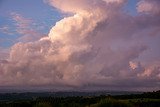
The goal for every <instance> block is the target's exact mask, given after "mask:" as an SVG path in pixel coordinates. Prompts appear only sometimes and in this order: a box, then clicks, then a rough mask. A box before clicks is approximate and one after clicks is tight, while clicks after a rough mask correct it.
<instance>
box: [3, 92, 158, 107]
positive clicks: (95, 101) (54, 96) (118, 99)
mask: <svg viewBox="0 0 160 107" xmlns="http://www.w3.org/2000/svg"><path fill="white" fill-rule="evenodd" d="M0 107H160V91H155V92H145V93H142V92H111V91H110V92H101V91H99V92H98V91H97V92H37V93H35V92H28V93H1V94H0Z"/></svg>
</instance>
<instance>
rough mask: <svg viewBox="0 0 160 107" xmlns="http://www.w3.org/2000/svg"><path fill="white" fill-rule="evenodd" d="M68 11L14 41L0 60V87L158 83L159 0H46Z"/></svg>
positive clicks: (150, 85)
mask: <svg viewBox="0 0 160 107" xmlns="http://www.w3.org/2000/svg"><path fill="white" fill-rule="evenodd" d="M47 3H48V4H49V5H51V6H53V7H56V8H57V9H59V11H61V12H62V13H67V14H69V16H67V17H65V18H64V19H62V20H60V21H59V22H57V23H56V24H55V26H53V27H52V28H51V30H50V32H49V34H48V36H46V37H42V38H41V39H40V40H38V41H35V42H28V43H16V44H15V45H14V46H13V47H12V48H11V51H10V56H9V58H7V59H6V60H3V61H1V62H0V86H49V87H73V88H81V89H83V88H88V89H90V87H100V88H101V87H102V89H117V90H121V89H125V90H135V89H136V90H143V89H145V90H155V89H159V88H160V50H159V46H160V30H159V29H160V8H159V4H160V2H159V0H140V1H139V3H138V4H137V14H138V15H136V16H132V15H130V14H128V13H126V12H125V11H124V10H123V8H124V6H125V4H126V3H127V0H48V1H47Z"/></svg>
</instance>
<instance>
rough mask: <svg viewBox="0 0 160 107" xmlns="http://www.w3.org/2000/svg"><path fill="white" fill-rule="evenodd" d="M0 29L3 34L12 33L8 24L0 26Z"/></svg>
mask: <svg viewBox="0 0 160 107" xmlns="http://www.w3.org/2000/svg"><path fill="white" fill-rule="evenodd" d="M0 31H1V32H2V33H4V34H8V35H12V32H10V28H9V27H8V26H2V27H0Z"/></svg>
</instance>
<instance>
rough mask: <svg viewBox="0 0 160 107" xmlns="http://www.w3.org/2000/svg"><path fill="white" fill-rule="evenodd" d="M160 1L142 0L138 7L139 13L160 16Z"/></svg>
mask: <svg viewBox="0 0 160 107" xmlns="http://www.w3.org/2000/svg"><path fill="white" fill-rule="evenodd" d="M159 5H160V1H159V0H154V1H152V0H141V1H140V2H139V3H138V5H137V10H138V12H145V13H152V14H160V9H159Z"/></svg>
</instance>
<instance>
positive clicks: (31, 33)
mask: <svg viewBox="0 0 160 107" xmlns="http://www.w3.org/2000/svg"><path fill="white" fill-rule="evenodd" d="M11 16H12V20H13V22H14V24H15V27H16V33H18V34H20V35H21V36H20V37H19V38H18V39H17V40H18V41H20V42H30V41H36V40H38V39H40V38H41V37H43V36H45V34H42V33H41V32H40V31H39V30H38V29H36V28H34V25H33V24H35V22H33V20H32V19H28V18H24V17H23V16H22V15H20V14H18V13H15V12H12V13H11ZM39 27H40V26H39Z"/></svg>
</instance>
